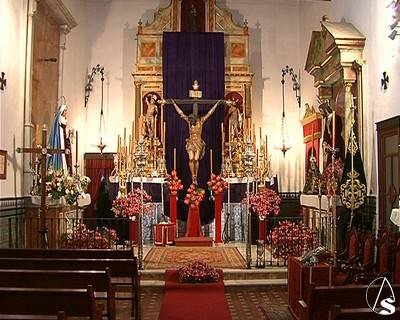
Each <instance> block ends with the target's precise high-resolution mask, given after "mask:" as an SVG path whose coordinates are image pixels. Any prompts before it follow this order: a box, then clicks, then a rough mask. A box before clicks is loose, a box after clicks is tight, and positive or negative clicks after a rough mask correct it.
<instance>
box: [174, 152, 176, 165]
mask: <svg viewBox="0 0 400 320" xmlns="http://www.w3.org/2000/svg"><path fill="white" fill-rule="evenodd" d="M174 170H176V148H174Z"/></svg>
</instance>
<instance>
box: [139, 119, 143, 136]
mask: <svg viewBox="0 0 400 320" xmlns="http://www.w3.org/2000/svg"><path fill="white" fill-rule="evenodd" d="M142 126H143V117H142V116H140V117H139V133H138V140H142Z"/></svg>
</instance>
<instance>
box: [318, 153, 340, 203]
mask: <svg viewBox="0 0 400 320" xmlns="http://www.w3.org/2000/svg"><path fill="white" fill-rule="evenodd" d="M343 168H344V163H343V161H342V160H341V159H336V160H335V173H333V166H332V163H330V164H329V165H327V166H326V168H325V170H324V172H322V176H321V189H322V193H324V194H326V195H328V196H333V195H334V194H338V193H339V188H340V186H339V184H340V181H341V180H342V174H343ZM334 185H335V186H334ZM335 187H336V188H335ZM334 188H335V190H333V189H334Z"/></svg>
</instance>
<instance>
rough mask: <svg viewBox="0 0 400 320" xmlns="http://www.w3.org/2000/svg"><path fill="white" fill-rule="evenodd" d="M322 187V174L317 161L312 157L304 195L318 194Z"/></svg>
mask: <svg viewBox="0 0 400 320" xmlns="http://www.w3.org/2000/svg"><path fill="white" fill-rule="evenodd" d="M320 186H321V172H320V171H319V168H318V165H317V159H316V158H315V157H314V156H311V157H310V163H309V167H308V172H307V176H306V184H305V185H304V189H303V193H304V194H318V193H319V189H320Z"/></svg>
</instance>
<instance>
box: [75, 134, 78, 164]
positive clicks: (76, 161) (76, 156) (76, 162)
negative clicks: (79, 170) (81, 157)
mask: <svg viewBox="0 0 400 320" xmlns="http://www.w3.org/2000/svg"><path fill="white" fill-rule="evenodd" d="M75 142H76V149H75V153H76V155H75V164H78V131H76V134H75Z"/></svg>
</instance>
